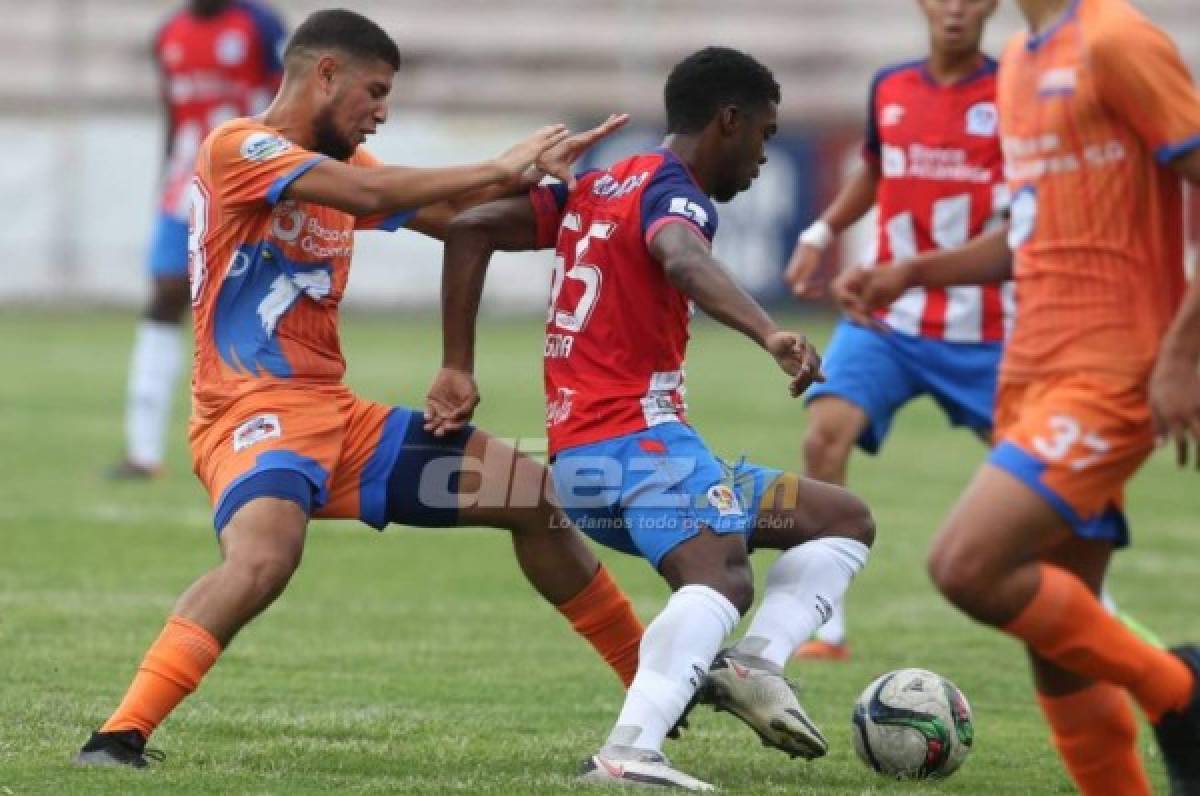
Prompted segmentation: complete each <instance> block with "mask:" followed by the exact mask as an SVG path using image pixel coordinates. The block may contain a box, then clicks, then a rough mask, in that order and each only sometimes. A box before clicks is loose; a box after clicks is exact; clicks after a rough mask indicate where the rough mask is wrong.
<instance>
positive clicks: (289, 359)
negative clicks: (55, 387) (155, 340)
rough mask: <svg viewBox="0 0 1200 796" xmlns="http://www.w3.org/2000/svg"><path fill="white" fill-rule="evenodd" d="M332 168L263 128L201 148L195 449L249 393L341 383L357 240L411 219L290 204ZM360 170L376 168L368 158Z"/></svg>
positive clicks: (225, 133)
mask: <svg viewBox="0 0 1200 796" xmlns="http://www.w3.org/2000/svg"><path fill="white" fill-rule="evenodd" d="M323 158H324V155H320V154H317V153H315V152H311V151H308V150H305V149H303V148H302V147H299V146H297V145H296V144H294V143H293V142H291V141H289V140H287V139H286V138H284V137H283V136H282V135H281V134H280V133H279V131H277V130H274V129H272V128H269V127H266V126H264V125H263V124H261V123H259V122H258V121H256V120H253V119H235V120H233V121H231V122H227V123H226V124H223V125H221V126H220V127H218V128H217V129H215V130H214V131H213V132H212V133H211V134H210V135H209V137H208V138H207V139H206V140H205V142H204V144H203V146H202V147H201V149H200V154H199V158H198V160H197V163H196V176H195V178H194V179H193V181H192V188H191V193H192V221H191V230H190V235H189V242H188V272H189V277H190V279H191V289H192V306H193V311H194V324H195V337H196V355H195V363H194V369H193V373H192V432H191V436H192V438H193V440H195V439H196V437H197V436H198V435H199V434H201V433H202V432H203V431H204V429H206V428H208V427H209V426H211V425H212V424H213V422H214V420H216V419H217V418H218V417H220V415H221V414H222V412H223V411H224V410H225V409H226V408H227V407H229V406H231V405H232V404H233V403H234V402H235V401H237V400H239V399H240V398H243V397H245V396H246V395H249V394H251V393H255V392H258V391H261V390H265V389H270V388H272V387H288V388H301V389H303V388H305V387H316V386H320V387H327V386H329V385H336V384H339V383H340V382H341V379H342V375H343V373H344V372H345V361H344V360H343V359H342V352H341V345H340V342H339V340H338V304H339V303H340V301H341V299H342V294H343V291H344V290H345V288H346V280H347V278H348V277H349V274H350V257H351V254H352V253H353V248H354V231H355V230H356V229H396V228H398V227H400V226H402V225H403V224H404V223H405V222H407V220H408V219H409V218H411V216H412V213H411V212H402V213H397V214H394V215H391V216H386V217H384V216H379V217H374V218H366V219H356V218H355V217H354V216H351V215H349V214H348V213H343V212H341V211H339V210H335V209H333V208H329V207H323V206H320V205H314V204H310V203H307V202H297V201H292V200H286V199H283V198H282V197H283V193H284V192H285V191H286V190H287V187H288V186H289V185H290V184H291V183H292V182H293V181H294V180H296V179H297V178H299V177H300V176H301V175H303V174H304V173H305V172H307V171H308V170H309V169H311V168H312V167H313V166H315V165H316V164H317V163H319V162H320V161H321V160H322V159H323ZM350 163H351V165H360V166H367V165H373V164H375V163H377V161H376V160H375V158H374V157H373V156H371V155H370V154H369V153H367V152H366V151H365V150H363V149H361V148H360V149H359V150H358V151H357V152H355V154H354V156H353V157H352V158H351V159H350ZM263 400H264V401H266V402H267V404H268V405H269V398H264V399H263Z"/></svg>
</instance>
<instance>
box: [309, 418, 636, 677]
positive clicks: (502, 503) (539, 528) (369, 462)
mask: <svg viewBox="0 0 1200 796" xmlns="http://www.w3.org/2000/svg"><path fill="white" fill-rule="evenodd" d="M356 412H357V414H356V418H355V420H353V421H352V424H351V431H350V432H349V433H348V435H347V443H346V449H347V456H346V458H349V459H353V457H354V455H355V453H354V451H355V449H360V450H362V451H363V452H364V456H363V461H362V462H361V463H358V462H354V461H345V460H344V462H343V465H342V466H340V467H339V483H335V485H334V487H333V489H332V493H333V495H332V498H331V500H330V504H329V507H328V508H327V509H326V510H323V511H322V512H321V514H320V516H343V517H351V516H356V517H359V518H360V519H362V520H363V521H364V522H366V523H367V524H369V525H372V526H374V527H377V528H382V527H384V526H385V525H386V524H388V523H389V522H395V523H400V524H405V525H418V526H424V527H450V526H455V525H464V526H486V527H493V528H504V529H506V530H509V531H510V532H511V533H512V542H513V550H514V552H515V554H516V558H517V563H518V564H519V566H520V567H521V571H522V572H523V573H524V574H525V577H526V578H527V579H528V580H529V582H530V584H531V585H532V586H533V587H534V588H535V589H536V590H537V591H538V593H539V594H541V595H542V597H544V598H545V599H546V601H547V602H549V603H551V604H552V605H554V606H555V608H557V609H558V611H559V613H561V614H562V615H563V616H564V617H565V618H566V619H567V621H569V622H570V623H571V626H572V627H573V628H574V629H575V631H576V632H577V633H579V634H580V635H581V636H583V637H584V638H585V639H586V640H587V641H588V643H589V644H591V645H592V647H593V648H594V649H595V650H596V651H597V652H598V653H599V654H600V656H601V657H602V658H603V659H604V660H605V661H606V662H607V663H608V664H609V666H610V667H612V669H613V671H614V672H616V674H617V676H618V677H619V678H620V679H621V681H622V682H623V683H624V684H625V685H628V684H629V683H630V682H631V681H632V679H633V675H634V672H635V671H636V669H637V650H638V644H639V642H640V640H641V635H642V625H641V622H640V621H639V620H638V618H637V615H636V614H635V613H634V612H633V606H632V605H631V603H630V602H629V599H628V598H627V597H626V596H625V594H624V592H622V591H621V589H620V587H618V586H617V584H616V582H615V581H614V580H613V579H612V577H611V576H610V575H609V573H608V570H607V569H605V568H604V567H603V566H602V565H601V563H600V560H599V559H598V558H596V556H595V554H594V553H593V552H592V550H591V548H589V547H588V546H587V544H586V542H584V540H583V538H582V536H580V534H579V532H578V531H576V530H575V528H574V526H573V525H572V524H571V522H570V520H569V519H567V517H566V516H565V515H564V514H563V513H562V511H561V510H559V509H558V508H556V507H555V506H554V505H552V504H551V502H550V501H549V500H548V498H547V494H548V489H549V486H548V472H547V470H546V468H545V467H544V466H543V465H542V464H540V463H539V462H537V461H536V460H534V459H532V458H530V457H529V456H526V455H524V454H520V453H518V452H517V451H516V450H515V449H514V448H513V447H512V446H511V445H509V444H508V443H506V442H504V441H503V440H501V439H498V438H496V437H493V436H492V435H490V434H488V433H487V432H485V431H481V430H479V429H476V428H471V427H468V428H466V429H463V430H462V431H460V432H458V433H456V434H450V435H446V436H444V437H434V436H433V435H431V434H428V433H426V432H425V430H424V428H423V420H422V417H421V414H420V413H419V412H413V411H412V410H409V409H405V408H403V407H395V408H391V409H389V408H385V407H380V406H379V405H378V404H372V403H371V402H368V401H360V402H359V404H358V409H357V410H356ZM345 474H350V475H345ZM348 478H353V480H354V483H353V484H346V483H345V482H346V480H347V479H348ZM347 493H349V494H350V495H351V497H352V498H353V499H352V500H351V501H350V503H352V504H353V507H352V508H351V507H346V506H343V505H342V504H343V503H345V502H346V501H345V499H344V496H345V495H346V494H347Z"/></svg>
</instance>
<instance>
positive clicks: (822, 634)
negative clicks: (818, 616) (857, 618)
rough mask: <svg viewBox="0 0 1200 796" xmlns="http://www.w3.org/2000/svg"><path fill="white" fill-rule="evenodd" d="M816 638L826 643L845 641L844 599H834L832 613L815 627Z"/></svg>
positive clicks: (842, 642) (843, 642) (841, 642)
mask: <svg viewBox="0 0 1200 796" xmlns="http://www.w3.org/2000/svg"><path fill="white" fill-rule="evenodd" d="M817 638H819V639H820V640H821V641H824V642H825V643H826V644H845V643H846V600H845V598H843V599H841V600H834V602H833V613H832V614H830V616H829V619H828V620H826V622H825V624H823V625H821V626H820V627H819V628H817Z"/></svg>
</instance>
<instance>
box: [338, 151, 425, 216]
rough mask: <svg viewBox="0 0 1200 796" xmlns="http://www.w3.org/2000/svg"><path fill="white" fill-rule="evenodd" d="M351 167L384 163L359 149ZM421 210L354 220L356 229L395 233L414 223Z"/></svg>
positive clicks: (353, 157) (381, 214) (351, 161)
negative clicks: (414, 218) (413, 220)
mask: <svg viewBox="0 0 1200 796" xmlns="http://www.w3.org/2000/svg"><path fill="white" fill-rule="evenodd" d="M349 162H350V165H351V166H365V167H370V166H380V165H383V161H382V160H380V159H379V158H377V157H375V156H374V155H372V154H371V153H370V152H368V151H367V150H365V149H363V148H362V147H359V148H358V149H356V150H354V155H353V156H352V157H351V158H350V161H349ZM418 209H419V208H415V207H414V208H412V209H409V210H399V211H397V212H395V213H376V214H375V215H373V216H359V217H357V218H355V219H354V228H355V229H382V230H386V231H387V232H395V231H396V230H398V229H400V228H402V227H405V226H407V225H408V222H409V221H412V218H413V216H415V215H416V214H417V210H418Z"/></svg>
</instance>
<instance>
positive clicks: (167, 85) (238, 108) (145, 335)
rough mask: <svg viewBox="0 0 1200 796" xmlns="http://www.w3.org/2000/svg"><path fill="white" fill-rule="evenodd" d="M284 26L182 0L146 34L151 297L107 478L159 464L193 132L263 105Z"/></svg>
mask: <svg viewBox="0 0 1200 796" xmlns="http://www.w3.org/2000/svg"><path fill="white" fill-rule="evenodd" d="M284 35H285V34H284V27H283V24H282V22H280V20H279V18H278V17H277V16H276V15H275V13H274V12H273V11H271V10H270V9H268V8H267V7H266V6H264V5H262V4H260V3H258V2H251V1H250V0H191V2H189V3H188V4H187V6H186V7H184V8H182V9H180V10H179V11H177V12H175V13H174V14H173V15H172V16H171V17H170V18H169V19H168V20H167V22H166V23H165V24H164V25H163V26H162V27H161V28H160V29H159V31H158V35H157V36H156V37H155V40H154V60H155V63H156V64H157V66H158V71H159V79H160V87H161V94H162V101H163V110H164V113H165V116H166V120H167V132H166V160H165V162H164V165H163V174H162V186H161V190H160V199H159V209H158V215H157V217H156V219H155V222H154V236H153V239H152V241H151V243H150V255H149V266H150V276H151V278H152V288H151V291H152V292H151V297H150V304H149V306H148V307H147V308H146V312H145V316H144V317H143V319H142V321H141V323H140V324H139V325H138V329H137V337H136V339H135V341H134V344H133V356H132V359H131V361H130V363H129V388H128V395H127V397H126V404H125V457H124V459H123V460H122V461H121V462H120V463H119V464H118V465H117V466H116V467H114V468H113V470H112V473H111V474H112V475H113V476H114V477H116V478H135V479H136V478H149V477H153V476H155V475H157V474H158V473H159V472H160V471H161V469H162V465H163V459H164V455H165V451H166V443H167V429H168V428H169V426H170V420H171V403H172V398H173V397H174V393H175V381H176V378H177V377H178V375H179V369H180V362H181V359H182V357H183V353H182V347H183V346H182V340H181V339H180V322H181V320H182V318H183V314H184V312H185V311H186V310H187V306H188V275H187V263H188V245H187V242H188V237H187V236H188V228H187V222H188V204H189V194H188V186H189V185H190V184H191V181H192V173H193V170H194V169H195V167H196V153H197V152H198V151H199V149H200V142H201V141H203V140H204V138H205V137H206V136H207V135H208V134H209V132H210V131H211V130H212V129H213V128H215V127H217V125H219V124H221V123H223V122H227V121H229V120H230V119H234V118H237V117H239V116H249V115H251V114H255V113H258V112H260V111H261V110H263V109H264V108H266V106H267V103H269V102H270V101H271V97H272V96H274V94H275V90H276V89H277V88H278V87H279V80H280V76H281V75H282V65H281V63H280V61H279V53H280V50H281V48H282V46H283V41H284Z"/></svg>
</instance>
